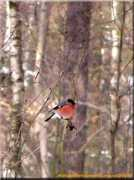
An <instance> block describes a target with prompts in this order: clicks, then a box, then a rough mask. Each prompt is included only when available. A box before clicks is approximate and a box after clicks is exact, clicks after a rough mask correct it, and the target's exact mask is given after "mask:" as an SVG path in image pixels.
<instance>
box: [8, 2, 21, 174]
mask: <svg viewBox="0 0 134 180" xmlns="http://www.w3.org/2000/svg"><path fill="white" fill-rule="evenodd" d="M18 5H19V3H15V2H12V1H9V4H8V6H9V16H10V38H11V48H10V68H11V72H12V73H11V81H12V112H11V132H10V133H11V134H10V137H11V139H10V155H11V159H10V169H11V170H13V172H14V176H15V177H16V176H18V175H20V174H21V130H22V120H23V119H22V103H23V71H22V62H21V33H20V29H21V24H20V20H19V19H18V14H17V13H18V11H17V10H18ZM11 35H12V36H11Z"/></svg>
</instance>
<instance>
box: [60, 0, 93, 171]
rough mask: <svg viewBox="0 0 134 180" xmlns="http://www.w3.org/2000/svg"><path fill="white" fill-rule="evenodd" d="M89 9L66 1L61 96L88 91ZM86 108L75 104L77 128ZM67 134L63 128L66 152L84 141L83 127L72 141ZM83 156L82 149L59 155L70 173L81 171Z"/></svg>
mask: <svg viewBox="0 0 134 180" xmlns="http://www.w3.org/2000/svg"><path fill="white" fill-rule="evenodd" d="M90 9H91V3H82V2H78V3H74V2H71V3H68V10H67V22H66V30H65V46H64V61H63V64H62V68H63V71H64V72H63V77H62V78H63V79H62V80H63V81H62V88H61V89H62V95H63V97H64V98H68V97H71V98H72V97H76V96H77V97H76V98H78V99H79V100H80V101H83V102H85V101H86V100H87V91H88V64H89V51H90V50H89V25H90ZM77 67H78V69H77ZM75 73H76V74H75ZM76 75H77V77H76ZM86 112H87V108H86V106H82V105H79V106H78V111H77V115H76V117H75V119H74V122H75V125H76V126H77V128H78V129H79V128H80V127H81V126H82V125H83V124H84V122H85V121H86ZM70 134H71V133H70V132H67V134H66V135H65V144H64V149H65V150H66V151H68V152H69V151H72V150H78V148H80V147H81V146H82V144H83V143H84V142H85V141H86V132H85V129H83V130H82V131H81V132H79V133H78V135H77V137H76V138H75V140H74V141H71V135H70ZM84 156H85V154H84V152H81V153H80V154H77V153H76V154H75V155H73V156H72V155H69V156H68V155H66V156H65V157H63V158H64V161H65V162H64V164H66V166H67V167H65V168H64V170H65V171H66V172H70V173H71V172H77V173H82V172H83V169H84Z"/></svg>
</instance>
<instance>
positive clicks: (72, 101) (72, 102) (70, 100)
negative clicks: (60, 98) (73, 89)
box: [67, 99, 75, 105]
mask: <svg viewBox="0 0 134 180" xmlns="http://www.w3.org/2000/svg"><path fill="white" fill-rule="evenodd" d="M67 102H69V103H71V104H73V105H75V102H74V100H72V99H67Z"/></svg>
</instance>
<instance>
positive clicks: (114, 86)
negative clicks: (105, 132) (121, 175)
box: [110, 1, 125, 173]
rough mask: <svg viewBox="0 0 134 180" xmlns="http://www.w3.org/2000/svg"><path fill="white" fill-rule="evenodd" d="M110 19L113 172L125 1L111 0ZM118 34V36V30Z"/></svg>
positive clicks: (112, 169)
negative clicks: (112, 21)
mask: <svg viewBox="0 0 134 180" xmlns="http://www.w3.org/2000/svg"><path fill="white" fill-rule="evenodd" d="M119 5H121V13H122V16H121V20H120V19H119V17H118V12H119ZM112 20H116V23H117V24H116V25H117V26H118V28H119V30H120V31H119V30H118V29H117V27H115V28H113V30H112V39H113V45H112V63H111V69H112V70H111V73H112V78H111V92H110V97H111V156H112V159H111V172H112V173H115V170H116V167H115V160H116V154H115V141H116V133H117V130H118V124H119V121H120V116H121V102H120V79H121V62H122V46H123V32H124V23H125V3H119V2H117V1H113V8H112ZM118 31H119V32H120V36H119V32H118Z"/></svg>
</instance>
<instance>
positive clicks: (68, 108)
mask: <svg viewBox="0 0 134 180" xmlns="http://www.w3.org/2000/svg"><path fill="white" fill-rule="evenodd" d="M49 112H50V113H51V115H50V116H49V117H48V118H47V119H45V121H49V120H50V119H51V118H59V119H64V120H67V121H68V124H67V127H66V128H69V129H70V130H73V129H76V128H75V126H74V125H73V124H72V119H73V117H74V115H75V112H76V103H75V102H74V101H73V100H72V99H67V100H63V101H62V102H60V103H59V104H58V105H57V106H55V107H54V108H52V109H51V110H50V111H49Z"/></svg>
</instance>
